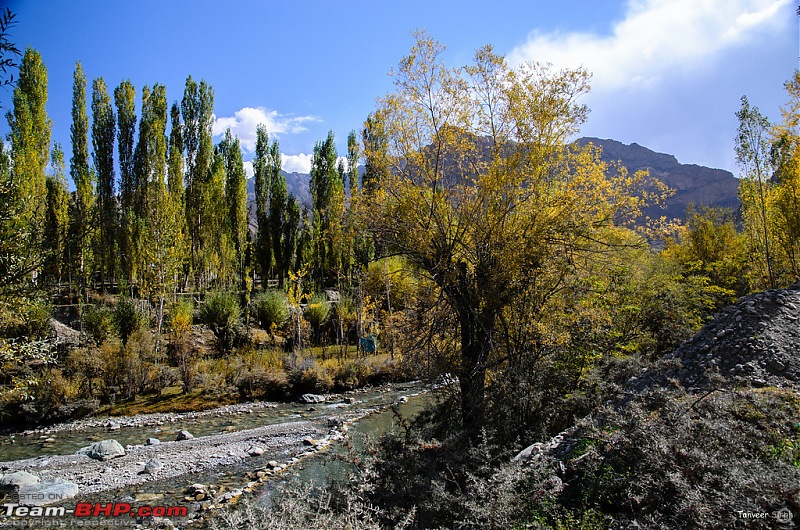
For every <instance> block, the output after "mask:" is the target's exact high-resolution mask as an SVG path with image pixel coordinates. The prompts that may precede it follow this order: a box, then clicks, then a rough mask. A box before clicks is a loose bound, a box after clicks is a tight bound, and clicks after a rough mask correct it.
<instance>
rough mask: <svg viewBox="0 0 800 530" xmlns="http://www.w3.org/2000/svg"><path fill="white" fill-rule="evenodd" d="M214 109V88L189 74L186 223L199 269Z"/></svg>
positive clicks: (185, 129) (185, 109)
mask: <svg viewBox="0 0 800 530" xmlns="http://www.w3.org/2000/svg"><path fill="white" fill-rule="evenodd" d="M213 111H214V90H213V89H212V88H211V86H209V85H208V84H207V83H206V82H205V81H200V83H197V82H196V81H194V80H193V79H192V76H189V77H188V78H187V79H186V86H185V89H184V93H183V100H182V101H181V115H182V116H183V143H184V149H185V155H186V225H187V232H188V234H189V238H190V241H191V263H192V267H193V268H194V269H195V271H196V273H197V272H199V271H201V270H202V268H203V267H202V265H201V263H202V262H203V261H204V259H205V258H204V257H203V255H202V254H203V251H204V250H205V249H204V248H203V238H202V237H201V232H202V230H203V224H204V223H206V222H209V219H206V218H204V215H203V211H202V210H203V204H204V198H206V197H207V196H208V194H207V193H206V190H205V189H204V186H205V182H206V180H207V179H208V176H209V174H210V173H209V172H210V170H211V166H212V161H213V158H214V144H213V141H212V130H211V129H212V125H213V123H214V116H213ZM223 169H224V168H223ZM198 280H200V278H198Z"/></svg>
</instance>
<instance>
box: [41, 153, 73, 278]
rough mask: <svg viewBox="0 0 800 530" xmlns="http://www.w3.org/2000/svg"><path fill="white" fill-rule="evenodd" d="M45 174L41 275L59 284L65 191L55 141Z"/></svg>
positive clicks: (63, 256)
mask: <svg viewBox="0 0 800 530" xmlns="http://www.w3.org/2000/svg"><path fill="white" fill-rule="evenodd" d="M50 167H51V168H52V173H51V174H50V175H48V177H47V208H46V215H45V224H44V234H43V237H44V241H43V243H44V253H45V258H44V259H45V262H44V274H45V276H46V277H48V278H49V279H50V280H51V281H53V282H56V283H60V282H61V280H62V277H63V274H64V271H65V265H68V262H67V252H66V244H67V234H68V229H69V193H68V192H67V179H66V175H65V168H64V151H63V150H62V149H61V146H60V145H59V144H58V143H56V144H55V145H54V146H53V151H52V156H51V162H50Z"/></svg>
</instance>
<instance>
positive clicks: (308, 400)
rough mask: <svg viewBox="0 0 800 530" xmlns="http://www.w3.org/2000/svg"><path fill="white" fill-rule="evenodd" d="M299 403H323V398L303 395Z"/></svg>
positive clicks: (316, 395)
mask: <svg viewBox="0 0 800 530" xmlns="http://www.w3.org/2000/svg"><path fill="white" fill-rule="evenodd" d="M300 401H302V402H303V403H324V402H325V396H321V395H319V394H303V395H302V396H300Z"/></svg>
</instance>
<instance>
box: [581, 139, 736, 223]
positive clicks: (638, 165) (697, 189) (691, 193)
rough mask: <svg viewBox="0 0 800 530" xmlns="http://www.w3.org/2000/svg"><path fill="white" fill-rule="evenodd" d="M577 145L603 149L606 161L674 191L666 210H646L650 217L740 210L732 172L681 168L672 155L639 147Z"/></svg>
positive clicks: (601, 141) (584, 141) (609, 142)
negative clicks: (690, 209)
mask: <svg viewBox="0 0 800 530" xmlns="http://www.w3.org/2000/svg"><path fill="white" fill-rule="evenodd" d="M576 143H577V144H578V145H586V144H588V143H592V144H594V145H597V146H600V147H602V148H603V153H602V156H601V158H602V159H603V161H605V162H612V161H619V162H620V163H621V164H622V165H623V166H625V167H626V168H627V169H628V171H630V172H631V173H632V172H634V171H638V170H640V169H646V170H649V171H650V175H651V176H653V177H655V178H657V179H659V180H660V181H661V182H663V183H664V184H666V185H667V186H669V187H670V188H671V189H673V190H674V191H675V194H674V195H673V196H672V197H670V198H669V199H668V200H667V204H666V208H664V209H662V208H658V207H651V208H648V209H646V210H645V215H647V216H650V217H652V218H657V217H661V216H662V215H663V216H666V217H667V218H668V219H671V218H679V219H683V217H684V215H685V213H686V207H687V206H688V205H689V204H694V205H697V206H699V205H708V206H723V207H726V208H731V209H732V210H734V211H737V210H738V209H739V195H738V190H739V179H737V178H736V177H734V176H733V174H732V173H731V172H730V171H725V170H723V169H713V168H709V167H705V166H698V165H695V164H681V163H680V162H678V160H677V159H676V158H675V157H674V156H672V155H669V154H665V153H657V152H655V151H651V150H650V149H648V148H646V147H642V146H641V145H639V144H636V143H633V144H630V145H626V144H623V143H622V142H618V141H616V140H606V139H601V138H580V139H578V140H577V141H576Z"/></svg>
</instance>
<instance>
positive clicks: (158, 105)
mask: <svg viewBox="0 0 800 530" xmlns="http://www.w3.org/2000/svg"><path fill="white" fill-rule="evenodd" d="M142 120H143V122H144V123H143V125H142V127H141V128H140V132H139V134H140V135H141V134H143V133H144V132H146V133H147V134H148V135H149V137H148V138H147V139H146V153H147V159H148V163H147V164H146V167H147V168H148V171H149V172H148V174H147V175H146V180H147V181H148V186H147V190H148V191H147V192H148V194H149V196H150V197H149V200H148V201H147V210H146V211H145V222H144V225H145V226H146V235H147V239H146V241H144V242H143V255H144V257H145V261H144V264H145V268H144V271H143V279H144V280H145V282H143V283H144V285H145V286H147V290H146V291H145V292H146V293H148V294H151V295H153V296H155V297H157V299H158V302H159V304H158V317H157V318H158V321H157V329H158V336H159V338H160V335H161V327H162V323H163V317H164V301H165V298H166V296H167V294H169V293H170V292H172V291H173V290H174V288H175V286H176V285H177V283H178V277H179V274H180V271H181V268H182V258H183V256H182V253H183V249H184V245H183V239H182V233H181V224H182V222H181V219H182V217H183V212H182V211H181V210H180V208H179V203H178V202H177V201H176V200H174V198H173V197H172V196H171V195H170V191H169V187H168V185H167V134H166V133H167V94H166V88H165V87H164V85H160V84H155V85H153V90H152V92H151V93H150V95H149V97H148V98H147V99H146V100H145V101H144V102H143V105H142Z"/></svg>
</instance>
